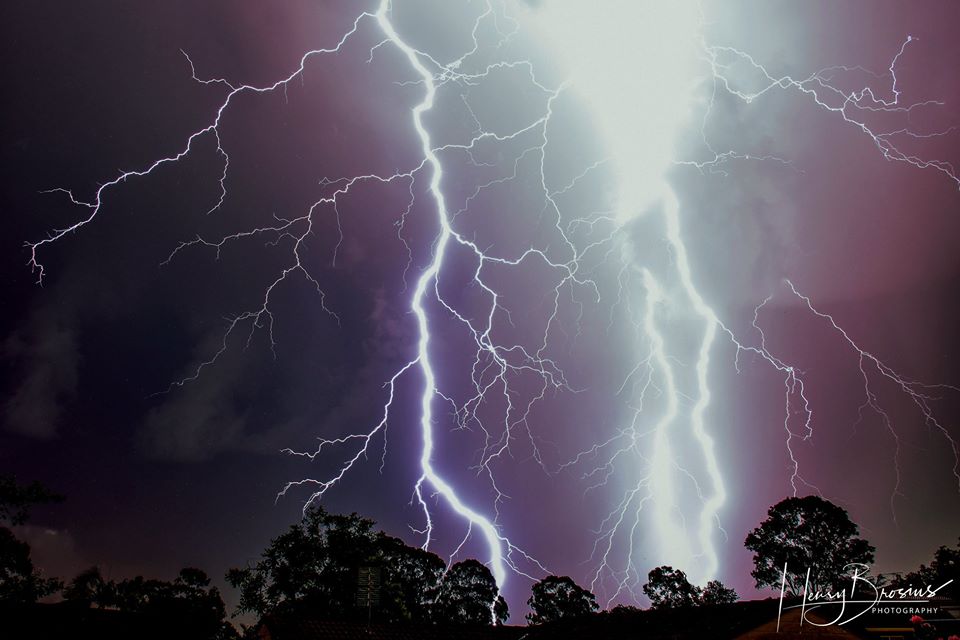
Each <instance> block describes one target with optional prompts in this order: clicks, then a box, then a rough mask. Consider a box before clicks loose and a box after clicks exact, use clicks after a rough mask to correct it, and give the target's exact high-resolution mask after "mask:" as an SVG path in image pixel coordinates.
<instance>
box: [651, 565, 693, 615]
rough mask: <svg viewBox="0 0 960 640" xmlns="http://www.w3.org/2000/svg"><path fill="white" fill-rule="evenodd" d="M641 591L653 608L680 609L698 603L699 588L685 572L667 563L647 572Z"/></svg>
mask: <svg viewBox="0 0 960 640" xmlns="http://www.w3.org/2000/svg"><path fill="white" fill-rule="evenodd" d="M643 592H644V593H645V594H647V597H648V598H650V606H652V607H653V608H654V609H680V608H683V607H692V606H694V605H697V604H699V603H700V589H699V588H698V587H697V586H696V585H693V584H690V581H689V580H687V574H686V573H684V572H683V571H681V570H680V569H674V568H673V567H671V566H668V565H664V566H662V567H656V568H655V569H652V570H651V571H650V573H649V574H647V584H645V585H643Z"/></svg>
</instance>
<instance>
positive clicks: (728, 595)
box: [700, 580, 740, 604]
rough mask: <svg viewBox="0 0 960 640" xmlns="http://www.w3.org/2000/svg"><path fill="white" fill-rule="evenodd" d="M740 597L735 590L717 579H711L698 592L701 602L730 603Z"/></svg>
mask: <svg viewBox="0 0 960 640" xmlns="http://www.w3.org/2000/svg"><path fill="white" fill-rule="evenodd" d="M739 599H740V596H738V595H737V592H736V591H734V590H733V589H731V588H729V587H727V586H725V585H724V584H723V583H722V582H720V581H719V580H711V581H710V582H708V583H707V586H705V587H704V588H703V592H702V593H701V594H700V603H701V604H730V603H733V602H736V601H737V600H739Z"/></svg>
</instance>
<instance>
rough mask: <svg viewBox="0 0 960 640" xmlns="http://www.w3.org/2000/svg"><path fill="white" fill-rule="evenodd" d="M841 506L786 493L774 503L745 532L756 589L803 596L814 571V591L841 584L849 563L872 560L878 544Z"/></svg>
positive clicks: (812, 583) (818, 498)
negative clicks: (782, 589) (867, 537)
mask: <svg viewBox="0 0 960 640" xmlns="http://www.w3.org/2000/svg"><path fill="white" fill-rule="evenodd" d="M859 534H860V529H859V527H858V526H857V525H856V524H854V522H853V521H851V520H850V516H849V515H848V514H847V512H846V511H844V510H843V509H842V508H841V507H838V506H837V505H835V504H833V503H832V502H829V501H828V500H824V499H823V498H820V497H817V496H806V497H803V498H787V499H785V500H782V501H780V502H778V503H777V504H775V505H773V506H772V507H770V509H769V511H767V519H766V520H764V521H763V522H761V523H760V525H759V526H758V527H757V528H756V529H754V530H753V531H751V532H750V533H749V535H747V539H746V541H745V542H744V546H746V548H747V549H749V550H750V551H753V552H754V556H753V566H754V569H753V571H752V572H751V573H750V575H752V576H753V578H754V580H755V581H756V585H757V587H758V588H762V587H771V588H774V589H778V590H779V589H780V586H781V582H782V581H784V565H786V566H787V570H786V580H785V588H786V590H787V591H788V593H789V594H790V595H794V596H796V595H799V594H800V593H801V590H802V589H803V587H804V584H805V581H806V576H807V570H808V569H809V570H810V583H809V589H810V590H818V589H831V590H835V589H838V588H840V585H842V584H843V582H844V580H845V579H846V578H845V576H846V575H847V565H849V564H851V563H861V564H869V563H871V562H873V552H874V548H873V545H871V544H870V543H869V542H867V541H866V540H864V539H863V538H860V537H859Z"/></svg>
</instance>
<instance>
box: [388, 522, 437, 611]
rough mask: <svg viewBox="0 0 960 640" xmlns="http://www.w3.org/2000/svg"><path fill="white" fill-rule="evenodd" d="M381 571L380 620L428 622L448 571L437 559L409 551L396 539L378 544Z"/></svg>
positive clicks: (426, 553)
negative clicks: (381, 602)
mask: <svg viewBox="0 0 960 640" xmlns="http://www.w3.org/2000/svg"><path fill="white" fill-rule="evenodd" d="M379 547H380V552H381V554H382V561H383V569H384V587H383V591H384V597H383V610H382V612H381V614H382V617H383V618H384V619H385V620H387V621H389V622H394V621H400V620H410V621H415V622H427V621H429V620H430V618H431V611H432V607H433V604H434V602H435V601H436V599H437V596H438V594H439V592H440V583H441V581H442V579H443V573H444V571H445V570H446V568H447V565H446V563H445V562H444V561H443V560H442V559H441V558H440V556H438V555H436V554H434V553H430V552H429V551H425V550H423V549H416V548H413V547H409V546H407V545H406V544H404V543H403V541H402V540H399V539H398V538H390V537H387V536H383V537H382V538H381V539H380V542H379Z"/></svg>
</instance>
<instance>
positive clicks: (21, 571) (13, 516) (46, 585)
mask: <svg viewBox="0 0 960 640" xmlns="http://www.w3.org/2000/svg"><path fill="white" fill-rule="evenodd" d="M62 500H63V497H62V496H59V495H57V494H55V493H53V492H52V491H50V490H49V489H47V488H46V487H44V486H43V485H42V484H40V483H39V482H32V483H30V484H28V485H21V484H17V479H16V478H15V477H14V476H12V475H0V602H6V603H16V604H26V603H31V602H36V601H37V600H39V599H40V598H43V597H45V596H48V595H50V594H52V593H55V592H56V591H58V590H59V589H60V588H61V587H62V586H63V584H62V583H61V582H60V581H59V580H56V579H52V578H45V577H44V576H43V575H42V574H41V573H40V571H38V570H37V569H36V568H35V567H34V566H33V560H32V559H31V558H30V545H28V544H27V543H26V542H23V541H21V540H18V539H17V537H16V536H15V535H14V534H13V531H12V530H11V529H10V528H9V527H10V526H17V525H21V524H24V523H25V522H26V521H27V519H28V518H29V517H30V508H31V507H33V506H35V505H38V504H47V503H51V502H60V501H62ZM4 525H8V526H4Z"/></svg>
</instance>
